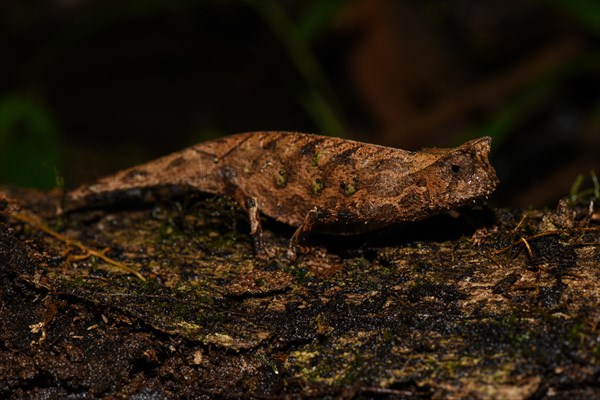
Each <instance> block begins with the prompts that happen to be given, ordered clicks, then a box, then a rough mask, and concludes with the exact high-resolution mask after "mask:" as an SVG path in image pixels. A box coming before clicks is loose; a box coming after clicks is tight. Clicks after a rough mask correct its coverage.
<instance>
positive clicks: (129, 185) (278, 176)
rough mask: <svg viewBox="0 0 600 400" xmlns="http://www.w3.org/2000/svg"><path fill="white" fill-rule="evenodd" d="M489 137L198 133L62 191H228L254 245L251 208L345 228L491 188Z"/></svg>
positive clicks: (358, 228)
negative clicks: (419, 143)
mask: <svg viewBox="0 0 600 400" xmlns="http://www.w3.org/2000/svg"><path fill="white" fill-rule="evenodd" d="M490 142H491V139H490V138H489V137H484V138H480V139H475V140H472V141H469V142H467V143H465V144H463V145H462V146H459V147H456V148H452V149H423V150H422V151H419V152H411V151H405V150H400V149H395V148H390V147H383V146H377V145H374V144H367V143H360V142H355V141H351V140H345V139H339V138H333V137H324V136H317V135H310V134H303V133H291V132H252V133H243V134H238V135H233V136H228V137H224V138H222V139H218V140H214V141H209V142H205V143H200V144H198V145H196V146H192V147H189V148H187V149H184V150H182V151H179V152H176V153H173V154H170V155H167V156H165V157H162V158H159V159H157V160H155V161H151V162H149V163H147V164H144V165H141V166H137V167H133V168H130V169H126V170H124V171H121V172H118V173H117V174H115V175H113V176H109V177H107V178H103V179H100V180H99V181H97V182H96V183H94V184H92V185H90V186H83V187H80V188H78V189H76V190H74V191H73V192H71V193H70V194H69V199H70V200H71V204H73V205H74V207H78V205H81V204H85V203H86V202H89V201H90V199H95V198H102V197H103V196H105V195H113V194H115V193H117V192H128V191H134V190H138V189H146V188H152V187H159V186H165V185H170V186H181V187H189V188H191V189H195V190H199V191H201V192H206V193H214V194H224V195H232V196H234V197H235V198H236V199H237V200H238V201H239V202H240V204H241V205H242V206H243V207H244V209H246V210H247V212H248V214H249V217H250V223H251V231H252V234H253V236H254V239H255V250H256V251H257V254H259V255H260V254H264V249H263V246H262V243H261V239H260V233H261V229H260V222H259V218H258V217H259V212H261V213H263V214H265V215H268V216H269V217H272V218H274V219H276V220H278V221H281V222H283V223H286V224H288V225H291V226H294V227H298V229H297V231H296V233H295V234H294V236H293V237H292V241H291V243H290V253H289V255H290V256H291V257H294V256H295V254H296V250H297V249H298V247H297V246H298V244H299V242H300V241H301V239H302V238H303V236H305V235H306V234H308V233H309V232H311V231H319V232H324V233H330V234H338V235H349V234H357V233H362V232H367V231H371V230H374V229H379V228H382V227H385V226H388V225H391V224H396V223H400V222H407V221H416V220H420V219H423V218H427V217H429V216H431V215H434V214H438V213H440V212H443V211H446V210H450V209H453V208H456V207H459V206H462V205H465V204H467V203H470V202H472V201H474V200H476V199H478V198H481V197H486V196H488V195H489V194H490V193H492V192H493V191H494V189H495V187H496V185H497V183H498V178H497V177H496V173H495V171H494V169H493V168H492V166H491V165H490V164H489V162H488V153H489V151H490Z"/></svg>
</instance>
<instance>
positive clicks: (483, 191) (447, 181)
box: [421, 137, 498, 211]
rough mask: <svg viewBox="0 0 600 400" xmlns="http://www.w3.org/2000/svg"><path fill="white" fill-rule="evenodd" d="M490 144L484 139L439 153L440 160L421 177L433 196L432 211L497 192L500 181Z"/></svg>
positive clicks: (459, 204)
mask: <svg viewBox="0 0 600 400" xmlns="http://www.w3.org/2000/svg"><path fill="white" fill-rule="evenodd" d="M491 141H492V139H491V138H490V137H483V138H480V139H475V140H471V141H469V142H467V143H465V144H463V145H461V146H459V147H456V148H453V149H448V150H445V151H444V152H441V151H440V157H439V158H438V159H437V160H436V161H435V162H434V163H433V164H431V165H430V166H429V167H427V168H425V170H424V171H423V172H424V173H423V175H421V178H422V179H423V180H424V181H425V182H426V187H427V190H428V192H429V195H430V199H431V200H430V209H436V210H440V211H443V210H447V209H451V208H455V207H459V206H462V205H465V204H468V203H470V202H473V201H475V200H476V199H479V198H482V197H487V196H489V195H490V194H491V193H492V192H493V191H494V190H495V188H496V186H497V184H498V177H497V176H496V171H495V170H494V168H493V167H492V166H491V165H490V163H489V160H488V155H489V152H490V144H491ZM435 151H436V150H433V152H435Z"/></svg>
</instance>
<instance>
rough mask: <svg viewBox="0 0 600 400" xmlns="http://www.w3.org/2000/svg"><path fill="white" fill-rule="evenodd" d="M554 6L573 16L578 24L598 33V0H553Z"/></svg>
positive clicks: (599, 7)
mask: <svg viewBox="0 0 600 400" xmlns="http://www.w3.org/2000/svg"><path fill="white" fill-rule="evenodd" d="M554 3H555V4H556V6H557V7H558V8H560V9H562V10H564V11H566V12H567V13H569V14H571V15H572V16H573V17H575V18H576V19H577V20H578V22H579V25H580V26H582V27H583V28H585V29H587V30H588V31H589V32H591V33H593V34H595V35H600V2H599V1H598V0H554Z"/></svg>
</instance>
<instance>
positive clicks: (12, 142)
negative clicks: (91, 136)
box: [0, 94, 61, 189]
mask: <svg viewBox="0 0 600 400" xmlns="http://www.w3.org/2000/svg"><path fill="white" fill-rule="evenodd" d="M60 166H61V144H60V140H59V134H58V130H57V128H56V125H55V123H54V121H53V118H52V116H51V114H50V112H49V111H48V110H47V109H46V108H45V107H44V106H43V105H42V104H41V103H40V102H39V101H37V100H35V99H34V98H32V97H29V96H26V95H21V94H15V95H10V96H7V97H4V99H2V100H1V101H0V183H1V184H11V185H15V186H20V187H34V188H39V189H52V188H54V187H56V186H57V185H59V184H60V183H59V180H58V178H59V176H58V174H57V171H59V170H60Z"/></svg>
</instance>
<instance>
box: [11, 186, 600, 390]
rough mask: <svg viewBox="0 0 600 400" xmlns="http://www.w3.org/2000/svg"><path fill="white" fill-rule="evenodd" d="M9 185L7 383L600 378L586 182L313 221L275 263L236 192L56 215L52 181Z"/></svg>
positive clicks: (412, 383)
mask: <svg viewBox="0 0 600 400" xmlns="http://www.w3.org/2000/svg"><path fill="white" fill-rule="evenodd" d="M338 190H339V189H338ZM8 194H9V195H10V196H2V197H0V207H1V208H3V209H4V211H3V214H2V215H1V216H0V280H1V282H0V340H1V341H0V343H2V346H1V347H0V397H3V398H14V399H17V398H64V397H78V396H88V397H89V396H91V397H93V398H106V397H115V398H128V397H138V398H177V397H179V398H181V397H187V398H240V397H255V398H281V397H286V396H288V397H292V398H293V397H296V398H323V397H327V396H331V397H345V398H411V397H414V398H481V399H492V398H515V399H519V398H542V399H543V398H557V396H559V398H566V397H570V398H594V397H598V396H600V391H599V390H598V387H599V386H598V375H599V373H600V337H599V333H598V328H597V327H598V322H599V321H600V312H599V310H600V273H599V272H600V271H599V270H600V222H599V220H600V216H599V214H598V212H597V211H596V210H595V209H594V207H593V206H592V207H590V203H589V199H586V200H585V201H582V202H581V203H580V204H579V205H578V204H568V203H567V202H561V204H560V205H559V206H558V207H556V208H555V209H553V210H549V211H536V210H530V211H528V212H527V213H525V212H523V211H519V210H495V209H488V208H481V207H480V208H477V209H466V210H465V209H461V210H460V215H461V216H460V217H459V218H450V217H448V216H437V217H433V218H429V219H427V220H425V221H420V222H408V223H404V224H401V225H400V226H398V227H397V228H396V229H394V230H391V231H386V232H385V233H381V234H379V233H378V236H375V234H374V233H369V234H363V235H358V236H347V237H346V236H344V237H342V239H340V237H339V236H326V235H323V236H321V235H311V236H310V237H309V240H308V242H307V243H306V246H307V247H309V248H310V252H308V253H307V254H304V255H302V256H301V257H299V258H298V259H297V260H296V262H294V263H283V262H282V263H278V262H277V261H274V262H273V263H270V264H265V263H264V262H259V260H257V259H256V258H255V257H254V256H253V255H252V252H251V248H252V238H251V236H249V235H248V233H247V232H248V230H249V229H248V228H249V227H248V219H247V216H246V213H245V212H244V210H242V209H241V208H240V207H239V206H238V205H237V202H236V201H235V200H233V199H228V198H227V197H223V196H217V197H212V196H208V197H207V196H204V195H203V196H196V195H188V194H186V195H183V196H180V197H171V198H170V199H169V200H168V201H165V202H162V203H160V202H152V203H149V204H148V205H147V206H144V207H142V206H139V205H137V206H136V207H131V205H123V206H120V207H116V206H114V205H113V206H112V207H111V208H99V209H95V210H86V211H80V212H77V213H72V214H67V215H63V216H62V217H55V216H52V212H51V211H52V210H53V209H55V207H56V202H55V200H54V199H52V198H50V197H49V196H46V195H40V194H36V193H28V192H19V193H16V192H9V193H8ZM15 198H16V200H18V201H15ZM15 213H29V215H34V216H37V217H38V218H39V220H38V225H37V226H36V224H30V223H25V222H23V221H22V220H18V219H15V218H13V217H11V215H15ZM264 222H265V231H264V241H265V244H266V246H268V247H269V248H272V249H274V250H275V254H282V253H285V249H286V248H287V241H288V238H289V236H290V234H291V233H292V231H293V228H292V227H288V226H287V225H285V224H279V223H277V222H276V221H273V220H265V221H264ZM41 224H43V225H41ZM41 226H44V227H49V228H51V229H52V230H53V231H55V232H58V233H60V234H61V235H62V237H66V238H69V239H70V240H71V242H65V241H64V240H59V239H57V236H50V235H49V234H48V233H47V232H45V231H43V230H42V229H41ZM75 240H76V241H77V242H79V243H83V244H85V246H87V247H88V248H91V249H96V250H99V251H100V250H103V249H106V251H105V253H103V254H106V256H108V257H110V258H112V259H114V260H118V261H119V262H121V263H123V264H126V265H128V266H129V267H131V268H134V269H136V270H137V271H139V272H140V273H141V274H142V275H143V276H144V277H145V278H146V281H145V282H143V281H141V280H140V279H138V278H136V277H135V276H133V275H130V274H125V273H123V272H122V271H121V270H118V269H115V268H114V266H112V265H111V264H107V263H106V262H105V261H103V260H102V259H100V258H99V257H85V256H86V254H85V253H84V252H83V251H82V250H81V249H80V248H77V247H75V246H74V245H73V243H75V242H73V241H75Z"/></svg>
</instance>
